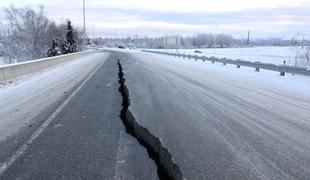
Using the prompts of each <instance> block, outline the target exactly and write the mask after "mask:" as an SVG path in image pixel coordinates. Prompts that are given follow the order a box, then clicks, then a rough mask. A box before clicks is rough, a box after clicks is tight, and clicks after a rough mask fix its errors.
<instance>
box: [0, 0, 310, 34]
mask: <svg viewBox="0 0 310 180" xmlns="http://www.w3.org/2000/svg"><path fill="white" fill-rule="evenodd" d="M82 2H83V0H50V1H49V0H0V8H1V11H0V20H1V22H5V14H4V11H3V8H4V7H8V6H9V5H10V4H13V5H15V6H17V7H30V8H37V7H38V6H39V5H44V7H45V10H46V11H47V14H48V16H49V17H50V18H51V19H54V20H56V21H60V20H61V19H64V18H69V19H70V20H72V21H73V23H74V24H75V25H76V26H79V27H82V24H83V14H82V8H83V6H82ZM86 21H87V30H88V33H89V35H92V27H93V24H94V27H95V36H103V37H106V36H114V33H115V34H116V36H132V35H140V36H142V35H147V36H161V35H171V34H177V35H193V34H196V33H207V32H211V33H221V32H224V33H230V34H232V35H234V36H235V37H237V38H245V37H246V36H247V31H248V30H249V31H251V34H252V37H254V38H269V37H277V38H284V39H290V38H291V37H292V36H294V35H295V34H298V33H305V34H309V33H310V0H233V1H232V0H156V1H150V0H86Z"/></svg>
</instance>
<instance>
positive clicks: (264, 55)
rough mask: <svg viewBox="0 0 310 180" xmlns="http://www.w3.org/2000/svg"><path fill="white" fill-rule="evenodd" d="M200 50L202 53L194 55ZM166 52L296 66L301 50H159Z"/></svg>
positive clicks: (269, 47)
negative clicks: (284, 62)
mask: <svg viewBox="0 0 310 180" xmlns="http://www.w3.org/2000/svg"><path fill="white" fill-rule="evenodd" d="M195 50H200V51H201V52H202V53H194V51H195ZM157 51H164V52H165V51H166V52H174V53H175V52H178V53H186V54H194V55H199V56H203V55H204V56H208V57H210V56H214V57H218V58H228V59H233V60H235V59H241V60H245V61H252V62H254V61H260V62H264V63H273V64H277V65H279V64H283V61H284V60H285V61H286V63H287V64H288V65H295V56H296V55H297V52H298V51H299V49H298V48H297V47H290V46H284V47H278V46H264V47H251V48H217V49H168V50H163V49H161V50H158V49H157Z"/></svg>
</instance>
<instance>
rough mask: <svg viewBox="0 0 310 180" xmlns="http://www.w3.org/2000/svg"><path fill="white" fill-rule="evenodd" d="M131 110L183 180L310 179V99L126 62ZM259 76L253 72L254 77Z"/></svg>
mask: <svg viewBox="0 0 310 180" xmlns="http://www.w3.org/2000/svg"><path fill="white" fill-rule="evenodd" d="M119 56H120V57H121V63H122V66H123V68H124V73H125V78H126V84H127V87H128V89H129V94H130V99H131V106H130V107H129V109H130V111H131V112H132V114H133V115H134V116H135V118H136V121H138V123H139V124H140V125H141V126H143V127H145V128H147V129H148V130H149V131H150V132H151V133H152V134H153V135H155V136H157V137H159V138H160V139H161V141H162V143H163V146H165V147H167V148H168V150H169V151H170V153H171V155H172V158H173V160H174V162H175V163H176V164H178V165H179V167H180V169H181V171H182V174H183V177H184V178H185V179H194V180H201V179H239V180H240V179H251V180H254V179H281V180H284V179H290V180H292V179H309V178H310V93H309V92H308V93H306V92H305V93H304V94H294V93H292V92H290V91H285V90H281V88H275V87H273V85H269V84H268V80H267V83H265V82H260V81H259V80H255V78H253V79H250V80H249V81H248V80H242V79H240V77H238V76H234V75H233V74H230V73H227V72H225V67H224V66H222V67H220V68H222V69H223V71H221V72H220V73H219V72H217V71H215V70H212V66H213V67H214V66H215V65H213V64H210V65H209V66H210V68H203V67H197V66H191V65H190V64H187V63H183V62H182V61H184V60H180V59H177V60H175V61H170V60H164V59H163V58H164V57H162V56H160V55H149V54H145V53H127V54H120V55H119ZM253 73H255V72H253Z"/></svg>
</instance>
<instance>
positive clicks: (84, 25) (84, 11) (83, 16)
mask: <svg viewBox="0 0 310 180" xmlns="http://www.w3.org/2000/svg"><path fill="white" fill-rule="evenodd" d="M83 18H84V33H85V34H86V26H85V0H83Z"/></svg>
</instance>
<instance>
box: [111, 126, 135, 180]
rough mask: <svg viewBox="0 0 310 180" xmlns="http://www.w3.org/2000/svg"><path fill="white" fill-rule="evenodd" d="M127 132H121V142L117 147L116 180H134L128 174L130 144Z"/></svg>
mask: <svg viewBox="0 0 310 180" xmlns="http://www.w3.org/2000/svg"><path fill="white" fill-rule="evenodd" d="M126 136H127V134H126V132H125V130H121V131H120V133H119V141H118V147H117V156H116V163H115V171H114V180H124V179H133V178H132V177H128V176H129V174H127V173H126V169H125V167H126V160H127V159H128V155H129V144H130V141H128V137H126Z"/></svg>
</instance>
